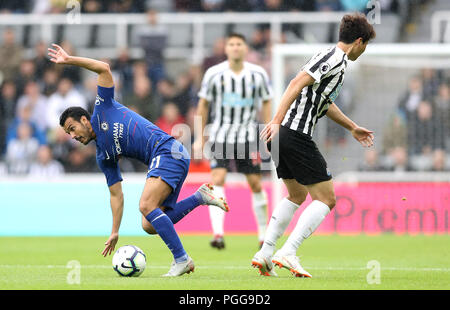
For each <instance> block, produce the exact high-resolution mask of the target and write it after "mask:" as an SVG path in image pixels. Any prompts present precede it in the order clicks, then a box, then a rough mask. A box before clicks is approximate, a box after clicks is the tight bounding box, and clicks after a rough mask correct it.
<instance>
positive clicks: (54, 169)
mask: <svg viewBox="0 0 450 310" xmlns="http://www.w3.org/2000/svg"><path fill="white" fill-rule="evenodd" d="M36 157H37V158H36V161H35V162H34V163H32V164H31V167H30V172H29V175H30V176H31V177H38V178H42V177H43V178H51V177H57V176H60V175H62V174H64V167H63V165H62V164H61V163H60V162H58V161H57V160H55V159H53V154H52V150H51V149H50V147H48V146H47V145H42V146H40V147H39V149H38V151H37V156H36Z"/></svg>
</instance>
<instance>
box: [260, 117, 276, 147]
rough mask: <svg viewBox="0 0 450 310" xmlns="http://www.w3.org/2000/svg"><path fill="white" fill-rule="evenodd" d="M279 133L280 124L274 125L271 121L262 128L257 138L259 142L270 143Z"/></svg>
mask: <svg viewBox="0 0 450 310" xmlns="http://www.w3.org/2000/svg"><path fill="white" fill-rule="evenodd" d="M279 131H280V124H278V123H275V122H274V121H273V120H272V121H270V122H269V123H268V124H267V125H266V126H265V127H264V129H263V130H262V131H261V133H260V134H259V137H260V138H261V140H263V141H264V142H266V143H267V142H270V141H272V140H273V138H275V136H276V135H277V134H278V132H279Z"/></svg>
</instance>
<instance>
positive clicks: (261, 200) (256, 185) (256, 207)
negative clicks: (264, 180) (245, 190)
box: [245, 173, 268, 246]
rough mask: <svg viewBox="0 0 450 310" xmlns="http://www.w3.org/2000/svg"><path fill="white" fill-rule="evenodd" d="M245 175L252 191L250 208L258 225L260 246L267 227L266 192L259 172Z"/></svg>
mask: <svg viewBox="0 0 450 310" xmlns="http://www.w3.org/2000/svg"><path fill="white" fill-rule="evenodd" d="M245 177H246V178H247V183H248V185H249V186H250V190H251V192H252V209H253V213H254V215H255V219H256V224H257V227H258V240H259V244H260V246H262V244H263V242H264V235H265V233H266V229H267V205H268V202H267V194H266V192H265V191H264V190H263V188H262V184H261V174H260V173H248V174H246V175H245Z"/></svg>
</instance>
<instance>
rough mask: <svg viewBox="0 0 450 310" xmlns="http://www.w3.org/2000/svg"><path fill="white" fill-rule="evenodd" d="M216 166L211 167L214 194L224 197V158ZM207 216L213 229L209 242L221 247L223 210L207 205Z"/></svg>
mask: <svg viewBox="0 0 450 310" xmlns="http://www.w3.org/2000/svg"><path fill="white" fill-rule="evenodd" d="M218 162H219V163H218V165H217V166H216V168H213V169H211V179H212V184H213V186H214V194H215V196H216V197H222V198H223V199H224V200H225V199H226V198H225V187H224V185H225V179H226V176H227V168H226V167H224V166H225V165H226V161H225V160H221V161H218ZM209 218H210V220H211V228H212V231H213V240H211V242H210V244H211V246H212V247H214V248H217V249H223V248H224V247H225V242H224V240H223V235H224V222H225V212H224V211H223V210H221V209H219V208H217V207H215V206H209Z"/></svg>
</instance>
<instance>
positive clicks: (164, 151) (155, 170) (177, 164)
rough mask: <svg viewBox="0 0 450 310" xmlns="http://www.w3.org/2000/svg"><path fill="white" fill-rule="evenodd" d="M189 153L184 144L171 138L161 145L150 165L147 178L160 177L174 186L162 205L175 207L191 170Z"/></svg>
mask: <svg viewBox="0 0 450 310" xmlns="http://www.w3.org/2000/svg"><path fill="white" fill-rule="evenodd" d="M189 163H190V159H189V153H188V152H187V151H186V149H185V148H184V146H183V145H182V144H181V143H180V142H178V141H177V140H175V139H171V140H169V141H167V142H166V143H164V144H163V145H161V146H160V148H159V149H158V150H157V151H156V153H155V155H154V156H153V158H152V159H150V164H149V166H148V172H147V179H148V178H150V177H156V178H158V177H160V178H161V179H162V180H163V181H164V182H166V183H167V184H169V186H170V187H172V193H171V194H170V195H169V196H168V197H167V198H166V200H164V202H163V203H162V206H164V207H169V208H174V207H175V205H176V203H177V200H178V195H179V194H180V190H181V187H182V186H183V183H184V180H185V179H186V176H187V174H188V170H189Z"/></svg>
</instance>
